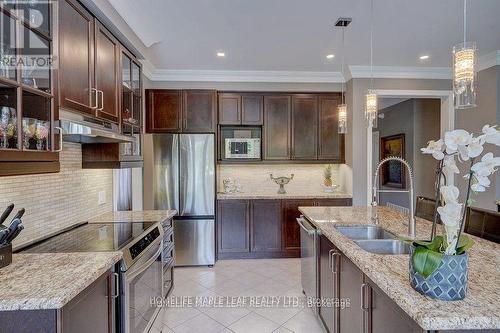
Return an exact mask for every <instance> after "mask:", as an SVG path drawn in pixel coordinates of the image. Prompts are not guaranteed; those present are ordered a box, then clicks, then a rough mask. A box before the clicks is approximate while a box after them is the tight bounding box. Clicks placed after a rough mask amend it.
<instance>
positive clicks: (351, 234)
mask: <svg viewBox="0 0 500 333" xmlns="http://www.w3.org/2000/svg"><path fill="white" fill-rule="evenodd" d="M335 229H337V230H338V231H339V232H340V233H341V234H343V235H344V236H346V237H347V238H350V239H352V240H361V239H395V238H397V237H396V236H395V235H394V234H392V233H390V232H389V231H387V230H385V229H384V228H381V227H377V226H375V225H348V226H342V225H338V226H335Z"/></svg>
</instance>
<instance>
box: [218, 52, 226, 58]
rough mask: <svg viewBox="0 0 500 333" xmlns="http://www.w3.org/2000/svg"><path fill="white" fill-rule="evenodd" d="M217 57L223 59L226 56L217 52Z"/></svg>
mask: <svg viewBox="0 0 500 333" xmlns="http://www.w3.org/2000/svg"><path fill="white" fill-rule="evenodd" d="M217 56H218V57H219V58H224V57H225V56H226V54H225V53H224V52H217Z"/></svg>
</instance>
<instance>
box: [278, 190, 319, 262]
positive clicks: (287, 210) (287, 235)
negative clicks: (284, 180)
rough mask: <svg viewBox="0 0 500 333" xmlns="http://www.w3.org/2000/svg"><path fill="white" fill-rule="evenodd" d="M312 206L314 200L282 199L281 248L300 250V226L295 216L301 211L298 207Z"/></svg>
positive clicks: (298, 215)
mask: <svg viewBox="0 0 500 333" xmlns="http://www.w3.org/2000/svg"><path fill="white" fill-rule="evenodd" d="M301 206H314V200H309V199H304V200H284V201H283V220H282V224H283V226H282V228H283V235H282V240H283V241H282V249H283V250H284V251H287V252H290V251H291V252H294V251H295V252H300V226H299V225H298V224H297V218H298V217H300V215H301V213H300V211H299V207H301Z"/></svg>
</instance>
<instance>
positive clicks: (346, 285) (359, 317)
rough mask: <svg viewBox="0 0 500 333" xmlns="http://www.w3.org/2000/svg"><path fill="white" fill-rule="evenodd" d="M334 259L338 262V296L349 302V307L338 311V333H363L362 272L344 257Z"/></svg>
mask: <svg viewBox="0 0 500 333" xmlns="http://www.w3.org/2000/svg"><path fill="white" fill-rule="evenodd" d="M335 258H336V260H335V261H336V262H339V270H338V271H339V273H338V275H339V278H340V279H339V280H340V283H339V295H340V297H341V298H342V300H349V306H348V307H347V306H346V307H345V308H343V309H341V310H340V311H339V312H340V316H339V324H340V325H339V326H340V332H364V331H363V319H364V316H363V310H361V286H362V284H363V272H361V270H359V268H358V267H357V266H356V265H354V264H353V263H352V262H351V261H350V260H349V259H348V258H347V257H346V256H344V255H342V254H338V255H336V256H335Z"/></svg>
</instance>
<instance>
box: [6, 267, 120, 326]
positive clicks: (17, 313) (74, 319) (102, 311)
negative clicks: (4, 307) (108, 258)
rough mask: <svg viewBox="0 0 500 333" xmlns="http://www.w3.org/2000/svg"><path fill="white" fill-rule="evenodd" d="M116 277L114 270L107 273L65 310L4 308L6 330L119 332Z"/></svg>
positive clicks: (72, 301) (67, 305)
mask: <svg viewBox="0 0 500 333" xmlns="http://www.w3.org/2000/svg"><path fill="white" fill-rule="evenodd" d="M114 280H115V279H114V274H113V272H112V271H111V270H110V271H108V272H106V273H105V274H103V275H102V276H101V277H99V278H98V279H97V280H96V281H94V282H93V283H92V284H91V285H90V286H88V287H87V288H86V289H85V290H84V291H82V292H81V293H80V294H78V295H77V296H75V297H74V298H73V299H72V300H71V301H70V302H69V303H67V304H66V305H65V306H64V307H63V308H61V309H57V310H13V311H2V312H0V322H1V323H2V329H3V331H4V332H10V333H22V332H53V333H56V332H58V333H80V332H81V333H87V332H103V333H104V332H108V333H111V332H116V331H117V323H116V313H115V311H117V309H116V308H115V298H114V297H113V294H114V292H115V285H114ZM89 318H91V320H89Z"/></svg>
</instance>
